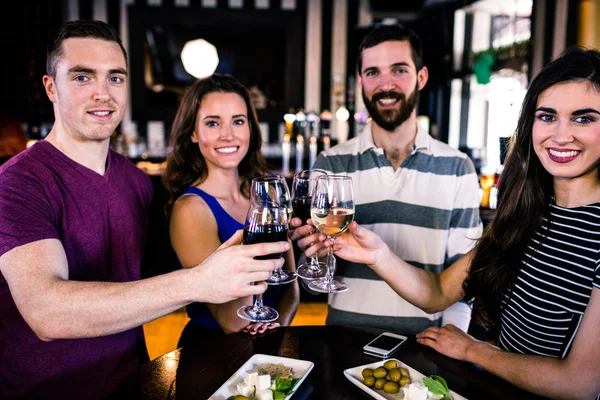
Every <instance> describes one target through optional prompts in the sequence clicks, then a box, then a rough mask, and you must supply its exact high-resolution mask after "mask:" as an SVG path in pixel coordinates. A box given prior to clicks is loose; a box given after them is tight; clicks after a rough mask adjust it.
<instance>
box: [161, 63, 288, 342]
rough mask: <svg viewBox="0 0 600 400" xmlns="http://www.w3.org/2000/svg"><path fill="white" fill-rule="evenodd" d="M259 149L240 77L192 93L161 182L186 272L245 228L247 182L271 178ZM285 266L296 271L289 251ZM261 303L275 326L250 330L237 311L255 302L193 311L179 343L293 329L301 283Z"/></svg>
mask: <svg viewBox="0 0 600 400" xmlns="http://www.w3.org/2000/svg"><path fill="white" fill-rule="evenodd" d="M261 144H262V141H261V136H260V130H259V126H258V120H257V117H256V112H255V110H254V108H253V106H252V104H251V102H250V96H249V94H248V91H247V90H246V88H245V87H244V86H243V85H242V84H241V83H240V82H238V81H237V80H236V79H235V78H233V77H230V76H223V75H219V74H214V75H213V76H211V77H209V78H206V79H201V80H198V81H196V82H195V83H194V84H193V85H192V86H191V87H190V89H188V91H187V92H186V94H185V96H184V98H183V100H182V102H181V105H180V107H179V110H178V112H177V115H176V117H175V120H174V122H173V128H172V133H171V145H172V146H173V150H172V152H171V154H170V155H169V158H168V161H167V168H166V171H165V175H164V178H163V180H164V183H165V186H166V187H167V189H168V191H169V194H170V200H169V202H168V204H167V213H169V214H170V216H171V222H170V234H171V243H172V245H173V249H174V250H175V252H176V253H177V257H178V258H179V261H180V263H181V265H182V266H183V267H184V268H186V267H194V266H196V265H198V264H199V263H200V262H202V261H203V260H204V259H205V258H207V257H208V256H210V254H211V253H212V252H214V251H215V250H216V249H217V248H218V247H219V246H220V245H221V244H222V243H223V242H225V241H226V240H227V239H229V238H230V237H231V236H232V235H233V234H234V233H235V232H236V231H237V230H239V229H242V228H243V227H244V221H245V218H246V213H247V211H248V208H249V206H250V199H249V197H250V196H249V193H250V192H249V189H250V184H249V183H250V181H251V179H252V178H254V177H255V176H259V175H262V174H263V173H265V172H266V167H265V161H264V158H263V156H262V154H261V153H260V148H261ZM286 263H287V268H291V269H292V270H293V269H295V265H294V258H293V255H292V253H291V251H290V252H288V254H287V255H286ZM236 278H237V277H236V276H231V279H232V280H235V279H236ZM264 301H265V303H267V304H268V305H270V306H272V307H275V308H276V309H277V310H278V311H279V315H280V317H279V319H278V320H277V321H276V322H274V323H270V324H261V323H255V324H250V325H249V324H248V321H245V320H243V319H241V318H239V317H238V316H237V309H238V308H239V307H241V306H243V305H249V304H252V297H251V296H250V297H244V298H240V299H238V300H234V301H231V302H229V303H225V304H204V303H194V304H191V305H189V306H188V307H187V311H188V316H189V317H190V319H191V321H190V322H189V323H188V325H187V326H186V328H185V329H184V332H183V334H182V337H181V339H180V342H179V345H180V346H183V345H184V344H185V343H193V342H194V341H197V340H198V339H199V338H202V337H212V336H217V335H223V334H226V333H231V332H239V331H242V330H244V331H247V332H250V333H252V334H255V333H257V332H258V333H262V332H264V331H265V330H267V329H274V328H276V327H277V326H279V325H289V323H290V322H291V320H292V318H293V316H294V314H295V312H296V309H297V308H298V302H299V288H298V284H297V282H294V283H292V284H288V285H284V286H281V287H277V286H274V287H270V288H269V289H267V291H266V293H265V295H264Z"/></svg>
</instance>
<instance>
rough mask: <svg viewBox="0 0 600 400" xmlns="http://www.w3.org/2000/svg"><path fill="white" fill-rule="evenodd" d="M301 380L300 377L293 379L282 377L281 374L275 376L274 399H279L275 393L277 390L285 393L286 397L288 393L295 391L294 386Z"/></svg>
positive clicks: (282, 393)
mask: <svg viewBox="0 0 600 400" xmlns="http://www.w3.org/2000/svg"><path fill="white" fill-rule="evenodd" d="M299 380H300V378H293V379H281V378H280V377H279V376H276V377H275V390H274V391H273V399H277V398H278V397H275V394H276V393H277V392H279V393H280V394H281V395H283V397H281V398H284V397H286V396H287V395H289V394H291V393H292V392H293V389H294V386H296V384H297V383H298V381H299Z"/></svg>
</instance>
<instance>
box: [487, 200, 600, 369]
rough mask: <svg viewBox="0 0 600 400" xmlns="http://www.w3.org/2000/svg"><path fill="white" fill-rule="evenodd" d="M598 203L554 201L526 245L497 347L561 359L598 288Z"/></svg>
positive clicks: (599, 215) (599, 282) (599, 281)
mask: <svg viewBox="0 0 600 400" xmlns="http://www.w3.org/2000/svg"><path fill="white" fill-rule="evenodd" d="M599 226H600V204H595V205H590V206H584V207H578V208H572V209H568V208H562V207H559V206H557V205H555V204H552V205H551V206H550V209H549V212H548V213H547V215H546V217H545V218H544V219H543V223H542V227H541V228H540V229H539V230H538V231H537V233H536V234H535V235H534V237H533V238H532V239H531V243H530V244H529V246H527V249H526V250H525V255H524V257H523V260H522V266H521V268H522V269H521V271H520V272H519V275H518V279H517V282H516V284H515V286H514V287H513V289H512V291H511V292H510V293H508V294H507V295H506V298H505V301H504V305H503V311H502V328H501V332H500V340H499V343H500V346H501V347H503V348H504V349H506V350H509V351H512V352H517V353H523V354H537V355H543V356H548V357H555V358H561V359H562V358H565V357H566V356H567V355H568V354H569V350H570V349H571V346H572V344H573V340H574V338H575V335H576V334H577V331H578V329H579V325H580V324H581V320H582V318H583V314H584V312H585V310H586V308H587V305H588V303H589V300H590V296H591V294H592V289H593V288H594V287H596V288H599V289H600V267H599V265H600V260H599V251H600V230H599V229H598V227H599Z"/></svg>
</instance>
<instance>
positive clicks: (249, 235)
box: [237, 201, 288, 322]
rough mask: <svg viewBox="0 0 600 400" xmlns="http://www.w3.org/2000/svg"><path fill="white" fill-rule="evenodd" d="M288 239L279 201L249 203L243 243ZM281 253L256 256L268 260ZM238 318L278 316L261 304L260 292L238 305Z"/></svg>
mask: <svg viewBox="0 0 600 400" xmlns="http://www.w3.org/2000/svg"><path fill="white" fill-rule="evenodd" d="M287 240H288V209H287V207H280V205H279V203H276V202H271V201H257V202H254V203H251V204H250V209H249V210H248V215H247V217H246V224H245V226H244V243H245V244H256V243H265V242H280V241H287ZM282 256H283V254H282V253H277V254H269V255H266V256H259V257H256V259H258V260H268V259H275V258H279V257H282ZM237 314H238V316H239V317H240V318H243V319H245V320H248V321H252V322H270V321H275V320H276V319H277V318H279V313H278V312H277V311H276V310H275V309H273V308H271V307H267V306H265V305H264V304H263V296H262V294H259V295H256V296H254V304H252V305H251V306H243V307H240V308H239V309H238V311H237Z"/></svg>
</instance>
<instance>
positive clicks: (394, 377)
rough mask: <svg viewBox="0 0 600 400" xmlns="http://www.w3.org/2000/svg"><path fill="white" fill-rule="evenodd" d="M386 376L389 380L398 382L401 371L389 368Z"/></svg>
mask: <svg viewBox="0 0 600 400" xmlns="http://www.w3.org/2000/svg"><path fill="white" fill-rule="evenodd" d="M388 376H389V377H390V379H389V380H390V381H394V382H398V381H400V378H401V377H402V373H400V370H399V369H398V368H393V369H390V372H388Z"/></svg>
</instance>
